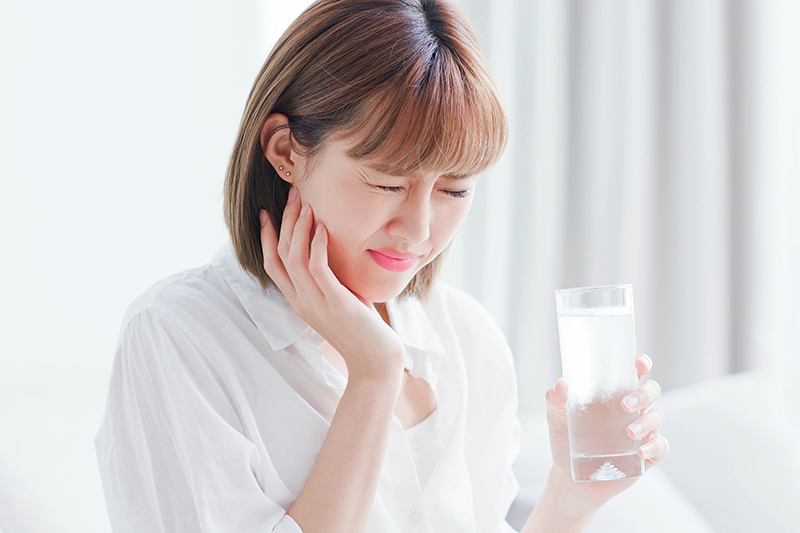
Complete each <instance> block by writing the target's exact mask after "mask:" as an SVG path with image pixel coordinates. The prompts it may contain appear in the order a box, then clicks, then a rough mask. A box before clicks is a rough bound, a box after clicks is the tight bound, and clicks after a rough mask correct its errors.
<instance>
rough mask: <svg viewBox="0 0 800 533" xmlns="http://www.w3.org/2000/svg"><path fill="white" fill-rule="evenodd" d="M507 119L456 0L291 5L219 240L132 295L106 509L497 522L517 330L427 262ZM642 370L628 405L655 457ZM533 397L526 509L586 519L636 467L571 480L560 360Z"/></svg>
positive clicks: (219, 521)
mask: <svg viewBox="0 0 800 533" xmlns="http://www.w3.org/2000/svg"><path fill="white" fill-rule="evenodd" d="M506 132H507V126H506V119H505V115H504V113H503V110H502V106H501V104H500V101H499V98H498V96H497V91H496V89H495V87H494V85H493V84H492V82H491V80H490V78H489V74H488V71H487V69H486V67H485V65H484V62H483V60H482V58H481V55H480V51H479V48H478V44H477V40H476V38H475V35H474V33H473V31H472V30H471V29H470V26H469V24H468V22H467V21H466V19H465V18H464V17H463V15H462V14H461V13H460V12H459V11H458V10H457V9H456V8H455V7H454V6H452V5H451V4H449V3H447V2H444V1H435V0H422V1H420V0H377V1H376V0H320V1H318V2H316V3H315V4H314V5H312V6H311V7H310V8H309V9H308V10H307V11H306V12H305V13H303V14H302V15H301V16H300V17H299V18H298V19H297V21H295V22H294V24H292V26H291V27H290V28H289V29H288V30H287V31H286V33H285V34H284V35H283V37H282V38H281V40H280V41H279V42H278V44H277V45H276V46H275V49H274V50H273V51H272V53H271V55H270V56H269V58H268V59H267V61H266V63H265V65H264V67H263V68H262V70H261V72H260V74H259V76H258V78H257V79H256V82H255V85H254V87H253V90H252V92H251V94H250V97H249V100H248V102H247V106H246V109H245V112H244V117H243V119H242V123H241V127H240V131H239V135H238V138H237V141H236V144H235V146H234V150H233V155H232V157H231V161H230V165H229V168H228V174H227V178H226V187H225V218H226V223H227V225H228V228H229V230H230V235H231V244H230V246H226V247H224V248H223V249H222V250H220V252H218V253H217V255H216V256H215V257H214V258H213V259H212V261H211V263H210V264H209V265H206V266H205V267H201V268H198V269H194V270H190V271H187V272H183V273H180V274H177V275H175V276H173V277H171V278H168V279H167V280H164V281H162V282H160V283H158V284H156V285H155V286H154V287H152V288H151V289H150V290H148V291H147V292H145V293H144V294H143V295H142V296H141V297H140V298H139V299H137V301H136V302H134V303H133V304H132V305H131V307H130V308H129V310H128V312H127V314H126V317H125V320H124V325H123V328H122V332H121V334H120V338H119V341H118V347H117V353H116V357H115V362H114V368H113V373H112V379H111V385H110V390H109V398H108V405H107V412H106V415H105V418H104V421H103V425H102V427H101V429H100V432H99V434H98V438H97V448H98V457H99V462H100V469H101V476H102V479H103V484H104V489H105V493H106V500H107V505H108V509H109V514H110V517H111V523H112V526H113V528H114V530H115V531H117V532H121V531H147V532H156V531H170V532H174V531H187V532H188V531H192V532H194V531H244V532H247V531H276V532H300V531H302V532H305V533H312V532H317V531H325V532H331V531H343V532H351V531H374V532H383V531H412V530H413V531H431V532H462V531H463V532H466V531H475V532H479V533H484V532H494V531H511V528H510V527H509V526H508V525H507V524H506V523H505V521H504V517H505V514H506V512H507V510H508V507H509V505H510V503H511V501H512V500H513V498H514V495H515V492H516V490H517V484H516V481H515V478H514V475H513V473H512V472H511V464H512V462H513V461H514V459H515V456H516V453H517V449H518V445H519V433H520V431H519V424H518V422H517V419H516V407H517V403H516V381H515V376H514V369H513V363H512V358H511V354H510V352H509V349H508V347H507V345H506V343H505V340H504V339H503V336H502V334H501V333H500V331H499V329H498V328H497V327H496V325H495V324H494V322H493V321H492V319H491V318H490V317H489V316H488V314H487V313H486V312H485V311H484V310H483V309H482V308H481V307H480V305H479V304H478V303H477V302H475V301H474V300H473V299H471V298H469V297H468V296H466V295H464V294H462V293H460V292H458V291H456V290H454V289H453V288H450V287H448V286H446V285H444V284H441V283H436V282H435V277H436V273H437V270H438V267H439V264H440V261H441V259H442V254H443V252H444V251H445V250H446V248H447V246H448V244H449V243H450V241H451V239H452V238H453V235H454V234H455V232H456V230H457V229H458V227H459V226H460V225H461V222H462V221H463V220H464V217H465V216H466V214H467V212H468V210H469V207H470V204H471V201H472V194H473V192H474V189H475V185H476V182H477V176H478V174H479V173H480V172H481V171H483V170H484V169H486V168H488V167H489V166H491V165H492V164H493V163H494V162H495V161H496V160H497V158H498V157H499V155H500V153H501V152H502V149H503V147H504V145H505V143H506V135H507V133H506ZM649 367H650V362H649V359H648V358H646V356H643V357H641V358H640V359H639V360H638V361H637V369H638V371H639V374H640V377H641V376H642V375H644V374H645V373H646V372H647V371H649ZM658 394H659V390H658V385H657V384H655V383H654V382H651V381H648V382H645V384H644V385H642V386H641V387H640V388H639V389H637V390H636V391H635V392H634V393H633V394H632V395H631V398H635V399H637V400H638V405H635V406H631V408H630V409H629V411H635V410H642V411H643V412H644V413H645V414H643V415H642V417H641V418H640V420H639V426H640V427H639V432H638V433H637V434H635V435H634V434H633V433H632V430H631V437H632V438H643V442H644V445H643V447H642V448H641V449H640V454H641V455H643V457H644V458H645V459H646V460H647V461H646V462H647V466H648V467H649V466H652V465H653V464H655V463H656V462H658V461H659V460H660V459H661V458H663V456H664V454H665V453H666V449H667V444H666V441H665V440H664V439H663V437H661V436H660V435H659V433H658V429H659V427H660V426H661V424H662V423H663V415H662V414H661V412H660V411H659V410H658V409H651V408H650V406H651V404H652V402H653V401H654V400H655V399H656V397H657V396H658ZM547 401H548V421H549V423H550V432H551V442H552V449H553V459H554V466H553V469H552V471H551V474H550V478H549V480H548V483H547V487H546V490H545V492H544V494H543V496H542V498H541V500H540V502H539V503H538V504H537V506H536V508H535V510H534V512H533V514H532V515H531V518H530V519H529V520H528V522H527V524H526V525H525V528H524V530H523V531H526V532H527V531H531V532H533V531H580V530H582V529H583V528H584V527H585V525H586V524H587V523H588V521H589V520H590V519H591V517H592V516H593V514H594V512H595V511H596V510H597V509H598V508H599V507H600V506H601V505H602V504H603V503H605V502H606V501H607V500H608V499H609V498H611V497H612V496H614V495H615V494H617V493H619V492H621V491H622V490H624V489H625V488H627V487H628V486H630V485H631V483H632V481H625V480H623V481H613V482H602V483H590V484H576V483H573V482H572V480H571V477H570V473H569V451H568V441H567V430H566V421H565V420H566V419H565V411H564V406H565V403H566V384H565V383H564V382H563V381H559V382H557V383H556V385H555V386H554V387H553V389H551V390H550V391H549V392H548V398H547ZM626 408H627V407H626Z"/></svg>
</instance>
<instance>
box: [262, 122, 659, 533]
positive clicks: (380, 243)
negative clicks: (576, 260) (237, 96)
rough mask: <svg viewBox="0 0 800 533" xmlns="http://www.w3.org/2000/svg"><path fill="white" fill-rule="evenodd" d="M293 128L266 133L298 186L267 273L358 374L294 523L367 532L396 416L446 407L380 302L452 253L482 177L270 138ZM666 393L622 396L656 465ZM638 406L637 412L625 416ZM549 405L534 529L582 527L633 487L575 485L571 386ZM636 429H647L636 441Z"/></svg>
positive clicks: (266, 146) (294, 511) (646, 364)
mask: <svg viewBox="0 0 800 533" xmlns="http://www.w3.org/2000/svg"><path fill="white" fill-rule="evenodd" d="M284 124H287V120H286V117H284V116H283V115H280V114H272V115H270V116H269V117H268V119H267V121H266V123H265V124H264V127H263V129H262V135H261V144H262V148H263V150H264V154H265V156H266V158H267V159H268V160H269V162H270V163H271V164H272V165H273V166H274V167H275V169H276V171H278V172H279V175H280V176H281V177H282V178H283V179H285V180H286V181H289V182H290V183H292V184H293V190H292V192H290V201H289V203H288V204H287V206H286V209H285V211H284V214H283V219H282V226H281V230H280V234H277V233H276V231H275V229H274V228H273V227H272V225H271V224H270V223H269V221H268V217H267V216H266V213H264V212H263V211H262V213H261V225H262V229H261V238H262V247H263V250H264V268H265V270H266V272H267V274H268V275H269V276H270V277H271V279H272V280H273V281H275V283H276V284H277V286H278V288H279V289H280V290H281V292H282V293H283V294H284V296H286V298H287V300H288V301H289V303H290V304H291V306H292V308H293V309H294V310H295V312H296V313H297V314H298V316H300V317H301V318H302V319H303V320H305V321H306V322H307V323H308V324H309V325H310V326H311V327H313V328H314V330H316V331H317V332H318V333H319V334H320V335H321V336H322V337H323V338H324V339H325V340H326V341H327V344H328V345H329V346H330V349H327V350H326V348H325V347H323V352H326V351H327V352H328V353H327V354H326V357H327V356H330V357H333V358H334V360H335V361H336V362H338V364H339V367H340V368H341V369H342V370H343V373H345V374H346V375H347V376H348V384H347V387H346V388H345V391H344V393H343V395H342V399H341V401H340V403H339V405H338V407H337V410H336V414H335V415H334V417H333V420H332V422H331V427H330V429H329V431H328V434H327V436H326V438H325V441H324V442H323V445H322V448H321V450H320V454H319V455H318V457H317V460H316V462H315V465H314V467H313V468H312V471H311V474H310V475H309V478H308V480H307V481H306V484H305V486H304V488H303V490H302V491H301V492H300V494H299V496H298V498H297V500H296V501H295V503H294V504H293V505H292V507H291V508H290V509H289V514H290V515H291V516H292V518H294V520H295V521H296V522H297V523H298V524H299V525H300V527H301V528H302V530H303V531H304V532H305V533H313V532H317V531H320V532H321V531H326V532H331V531H342V532H352V531H363V530H364V528H365V527H366V523H367V519H368V517H369V512H370V509H371V507H372V502H373V500H374V497H375V492H376V490H377V484H378V479H379V476H380V470H381V465H382V462H383V458H384V455H385V453H386V447H387V444H388V435H389V428H390V425H391V423H392V419H393V417H394V416H397V417H398V418H401V421H402V422H403V425H404V426H408V425H410V424H413V423H415V422H417V421H419V420H421V419H423V418H424V417H425V416H427V414H429V413H430V412H431V411H432V410H433V408H435V398H434V397H433V394H432V391H431V390H430V387H429V386H428V385H427V383H426V382H424V380H418V381H423V382H422V383H419V382H418V381H416V382H415V381H413V378H409V376H408V375H407V373H405V372H404V362H405V352H404V348H403V344H402V342H401V341H400V339H399V338H398V336H397V335H396V334H395V332H394V330H393V329H392V328H391V326H390V324H389V321H388V316H387V315H386V312H385V307H384V306H383V304H382V302H385V301H387V300H390V299H391V298H394V297H395V296H397V295H398V294H399V293H400V292H401V291H402V290H403V289H404V288H405V286H406V285H407V284H408V282H409V281H410V280H411V279H412V277H413V276H414V274H416V272H418V271H419V269H421V268H422V267H423V266H424V265H425V264H427V263H428V262H430V261H431V260H432V259H433V258H435V257H436V256H437V255H438V254H439V253H440V252H441V251H442V250H443V249H444V248H445V247H446V246H447V244H448V243H449V242H450V240H451V239H452V238H453V236H454V235H455V232H456V231H457V229H458V228H459V226H460V225H461V223H462V222H463V220H464V218H465V217H466V215H467V213H468V211H469V208H470V205H471V201H472V195H471V192H472V190H473V189H474V186H475V182H476V180H477V177H476V176H472V177H468V178H462V179H453V178H452V177H450V176H448V175H447V174H446V173H441V172H420V173H418V174H415V175H413V176H390V175H387V174H384V173H381V172H378V171H377V170H375V169H374V168H372V166H371V165H370V164H369V162H368V161H357V160H353V159H351V158H349V157H347V155H346V150H347V148H348V147H349V146H350V145H351V144H350V143H351V142H352V140H348V139H336V138H334V139H332V140H331V141H329V142H328V143H327V144H326V146H325V149H324V150H323V152H322V153H321V154H320V155H318V156H317V157H315V158H314V159H313V160H310V159H307V158H305V157H303V156H302V155H301V154H298V153H297V152H295V151H294V150H292V147H291V139H290V133H289V130H288V128H285V129H279V130H278V131H277V132H276V133H274V134H273V135H270V132H273V131H275V128H276V127H277V126H280V125H284ZM281 166H282V167H283V169H279V168H280V167H281ZM287 173H288V175H287ZM386 249H390V250H395V251H397V252H404V253H410V254H414V255H415V256H418V258H417V259H415V260H414V262H413V265H412V267H411V268H409V269H408V270H406V271H404V272H392V271H389V270H387V269H385V268H382V267H381V266H380V265H379V264H378V262H376V260H375V259H374V255H373V254H372V252H371V250H386ZM332 353H333V354H335V355H331V354H332ZM336 357H339V358H340V360H338V359H336ZM651 366H652V362H651V361H650V359H649V357H647V356H640V357H639V358H638V359H637V361H636V368H637V372H638V374H639V378H640V380H641V379H642V377H643V376H644V375H645V374H647V373H648V372H649V371H650V368H651ZM660 392H661V390H660V387H659V386H658V384H657V383H656V382H654V381H652V380H648V381H645V382H644V383H642V385H641V386H639V387H638V388H637V389H636V390H635V391H634V392H633V393H632V394H631V395H630V396H629V397H626V399H624V400H623V408H624V409H626V411H628V412H635V411H640V410H641V413H642V415H641V417H640V418H639V419H638V420H637V422H635V423H634V424H632V425H631V428H629V436H630V437H631V438H633V439H638V438H642V442H643V445H642V447H641V448H640V449H639V454H640V456H642V457H643V459H645V465H646V468H647V469H649V468H650V467H652V466H653V465H654V464H656V463H658V461H660V460H661V459H662V458H663V457H664V456H665V455H666V453H667V448H668V445H667V441H666V439H664V438H663V437H662V436H661V435H660V434H659V428H660V427H661V425H662V424H663V422H664V415H663V413H662V412H661V410H660V409H658V408H655V407H652V404H653V402H654V401H655V400H656V399H657V398H658V396H659V395H660ZM628 398H636V399H637V400H638V405H637V406H634V407H628V406H626V405H625V402H626V401H627V400H628ZM546 401H547V420H548V425H549V428H550V441H551V449H552V453H553V467H552V469H551V471H550V475H549V478H548V482H547V485H546V488H545V490H544V493H543V495H542V498H541V500H540V501H539V503H538V504H537V505H536V507H535V509H534V512H533V513H532V515H531V517H530V518H529V519H528V521H527V523H526V524H525V526H524V528H523V532H525V533H532V532H538V531H563V532H569V531H583V530H584V529H585V527H586V525H588V523H589V521H590V520H591V518H592V517H593V516H594V514H595V512H596V511H597V510H598V509H599V508H600V507H601V506H602V505H603V504H604V503H606V502H607V501H608V500H609V499H610V498H612V497H613V496H615V495H616V494H619V493H620V492H622V491H623V490H625V489H627V488H628V487H630V486H631V485H632V484H633V483H634V482H635V480H618V481H604V482H596V483H575V482H573V481H572V477H571V475H570V466H569V440H568V438H567V423H566V409H565V406H566V401H567V384H566V382H565V381H564V380H563V379H560V380H558V381H557V382H556V384H555V385H554V386H553V388H551V389H550V390H549V391H548V393H547V395H546ZM637 424H639V425H640V426H641V431H640V433H639V434H637V435H634V434H633V433H632V428H633V427H634V426H636V425H637Z"/></svg>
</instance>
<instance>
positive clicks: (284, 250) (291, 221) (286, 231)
mask: <svg viewBox="0 0 800 533" xmlns="http://www.w3.org/2000/svg"><path fill="white" fill-rule="evenodd" d="M299 196H300V194H299V193H298V192H297V189H295V188H294V187H292V188H291V189H289V197H288V198H287V199H286V207H284V208H283V218H282V220H281V232H280V235H279V236H278V255H279V256H280V257H281V260H282V261H283V262H284V263H285V262H286V258H287V257H288V255H289V250H290V248H291V245H292V234H293V233H294V225H295V224H296V223H297V218H298V217H299V216H300V209H301V207H300V202H299V201H298V197H299Z"/></svg>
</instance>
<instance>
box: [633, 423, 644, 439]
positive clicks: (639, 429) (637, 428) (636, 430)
mask: <svg viewBox="0 0 800 533" xmlns="http://www.w3.org/2000/svg"><path fill="white" fill-rule="evenodd" d="M630 428H631V433H633V436H634V437H638V436H639V435H641V434H642V430H643V429H644V427H642V425H641V424H631V425H630Z"/></svg>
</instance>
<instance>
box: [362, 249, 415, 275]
mask: <svg viewBox="0 0 800 533" xmlns="http://www.w3.org/2000/svg"><path fill="white" fill-rule="evenodd" d="M369 253H370V254H371V255H372V258H373V259H374V260H375V262H376V263H378V265H380V266H381V267H383V268H385V269H386V270H389V271H391V272H405V271H406V270H408V269H409V268H411V267H412V266H414V263H416V262H417V259H419V258H420V256H419V255H416V254H404V253H402V252H398V251H397V250H391V249H386V248H384V249H381V250H369Z"/></svg>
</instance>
